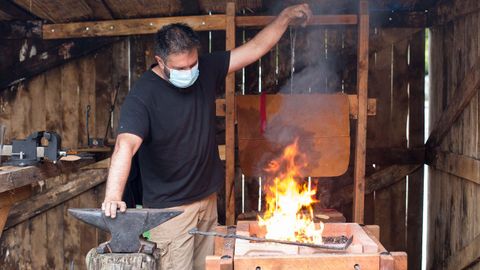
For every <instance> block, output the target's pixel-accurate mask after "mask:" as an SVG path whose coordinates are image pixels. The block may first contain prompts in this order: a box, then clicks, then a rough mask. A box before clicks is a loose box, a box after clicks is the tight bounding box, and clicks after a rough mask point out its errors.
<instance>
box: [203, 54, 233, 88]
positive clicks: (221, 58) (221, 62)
mask: <svg viewBox="0 0 480 270" xmlns="http://www.w3.org/2000/svg"><path fill="white" fill-rule="evenodd" d="M204 60H205V67H208V69H209V71H210V72H213V73H214V76H215V77H216V79H217V81H221V80H224V79H225V76H227V73H228V66H229V65H230V51H218V52H212V53H210V54H207V55H206V56H205V58H204ZM200 72H202V70H200Z"/></svg>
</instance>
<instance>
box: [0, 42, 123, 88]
mask: <svg viewBox="0 0 480 270" xmlns="http://www.w3.org/2000/svg"><path fill="white" fill-rule="evenodd" d="M116 40H118V39H116V38H103V39H83V40H73V41H65V42H63V43H61V44H60V45H57V46H55V47H53V48H51V49H48V50H46V51H43V52H39V53H38V54H37V55H35V56H33V57H31V58H28V59H26V60H25V61H23V62H19V63H17V64H15V65H14V66H13V67H9V68H7V70H8V72H7V71H5V70H2V71H0V90H1V89H4V88H6V87H8V86H10V85H13V84H15V83H18V82H20V81H23V80H25V79H28V78H31V77H33V76H35V75H37V74H40V73H43V72H45V71H47V70H48V69H50V68H53V67H56V66H59V65H61V64H64V63H66V62H68V61H70V60H72V59H75V58H78V57H80V56H84V55H87V54H89V53H91V52H93V51H96V50H98V49H100V48H101V47H103V46H105V45H109V44H112V43H113V42H115V41H116Z"/></svg>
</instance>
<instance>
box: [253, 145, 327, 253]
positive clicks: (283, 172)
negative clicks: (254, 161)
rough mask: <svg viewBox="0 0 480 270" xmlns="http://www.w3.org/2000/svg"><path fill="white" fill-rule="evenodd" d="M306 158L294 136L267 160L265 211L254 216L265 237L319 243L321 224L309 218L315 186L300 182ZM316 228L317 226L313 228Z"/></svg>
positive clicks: (311, 214)
mask: <svg viewBox="0 0 480 270" xmlns="http://www.w3.org/2000/svg"><path fill="white" fill-rule="evenodd" d="M306 165H307V163H306V158H305V156H304V155H302V154H301V153H299V151H298V139H295V141H294V143H293V144H291V145H289V146H287V147H286V148H285V149H284V150H283V155H282V156H281V157H280V158H278V159H276V160H273V161H271V162H270V164H269V165H268V167H267V168H266V169H265V171H266V172H267V173H268V174H269V175H272V178H273V181H267V183H270V184H267V186H266V188H265V190H266V194H265V200H266V208H267V209H266V211H265V214H264V215H263V217H260V216H258V222H259V225H260V226H265V228H266V231H267V234H266V236H265V237H266V238H269V239H278V240H287V241H297V242H304V243H315V244H321V243H322V231H323V223H320V224H319V226H316V225H315V223H314V221H313V217H314V214H313V208H312V204H313V203H314V202H316V200H315V198H314V196H315V193H316V190H315V189H310V188H309V187H308V184H307V183H304V184H300V182H301V181H303V177H302V176H301V170H302V169H303V168H304V167H305V166H306ZM317 227H318V228H317Z"/></svg>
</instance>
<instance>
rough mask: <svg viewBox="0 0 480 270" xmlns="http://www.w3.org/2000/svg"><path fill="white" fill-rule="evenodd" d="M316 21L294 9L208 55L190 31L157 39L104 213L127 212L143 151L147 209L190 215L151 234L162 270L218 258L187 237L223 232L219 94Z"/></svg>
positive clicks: (130, 110) (121, 137)
mask: <svg viewBox="0 0 480 270" xmlns="http://www.w3.org/2000/svg"><path fill="white" fill-rule="evenodd" d="M310 17H311V11H310V8H309V7H308V5H306V4H302V5H295V6H291V7H288V8H286V9H284V10H283V11H282V12H281V13H280V15H279V16H277V18H276V19H275V20H274V21H273V22H272V23H271V24H269V25H268V26H266V27H265V28H264V29H263V30H262V31H260V32H259V33H258V34H257V35H256V36H255V37H254V38H253V39H251V40H250V41H248V42H247V43H245V44H244V45H242V46H240V47H238V48H235V49H233V50H231V51H223V52H214V53H210V54H204V55H200V54H199V49H200V41H199V38H198V36H197V34H196V33H195V32H194V31H193V30H192V29H191V28H190V27H188V26H187V25H185V24H171V25H167V26H165V27H163V28H162V29H160V30H159V31H158V32H157V34H156V36H155V60H156V64H157V65H155V66H154V67H153V68H151V69H149V70H148V71H146V72H145V73H144V74H143V75H142V77H141V78H139V79H138V81H137V82H136V83H135V86H134V87H133V88H132V89H131V91H130V93H129V94H128V96H127V97H126V99H125V102H124V104H123V106H122V109H121V116H120V121H119V130H118V136H117V141H116V145H115V150H114V152H113V155H112V159H111V165H110V170H109V175H108V180H107V188H106V195H105V201H104V202H103V204H102V209H104V211H105V214H106V215H107V216H111V217H112V218H114V217H115V216H116V211H117V210H118V209H120V211H125V209H126V204H125V202H123V201H122V194H123V192H124V189H125V184H126V181H127V177H128V175H129V171H130V167H131V160H132V157H133V156H134V154H135V153H136V152H137V151H138V159H139V164H140V174H141V179H142V185H143V206H144V207H145V208H163V209H180V210H183V211H184V213H183V214H181V215H180V216H178V217H176V218H174V219H172V220H170V221H168V222H166V223H164V224H162V225H160V226H159V227H157V228H155V229H153V230H152V231H151V240H152V241H155V242H157V243H158V246H159V248H160V249H161V250H162V259H161V267H162V269H204V268H205V256H207V255H210V254H213V241H214V239H213V238H211V237H210V238H206V237H202V236H195V237H194V236H192V235H190V234H188V230H190V229H192V228H194V227H197V228H198V229H199V230H201V231H211V230H213V229H214V228H215V226H216V225H217V204H216V203H217V199H216V192H217V191H218V190H219V189H220V188H221V187H222V186H223V183H224V181H225V179H224V168H223V166H222V163H221V161H220V158H219V154H218V147H217V144H216V142H215V93H216V92H217V89H219V88H220V87H221V85H222V84H224V81H225V77H226V75H227V74H228V73H230V72H235V71H236V70H239V69H241V68H243V67H245V66H247V65H249V64H251V63H253V62H255V61H256V60H258V59H259V58H260V57H262V56H263V55H264V54H266V53H267V52H268V51H269V50H270V49H271V48H272V47H273V46H274V45H275V44H276V43H277V42H278V40H279V39H280V38H281V36H282V35H283V33H284V32H285V30H286V29H287V27H288V25H289V23H290V22H291V21H292V20H295V19H305V20H306V21H307V20H308V19H309V18H310Z"/></svg>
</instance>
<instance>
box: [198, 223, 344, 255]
mask: <svg viewBox="0 0 480 270" xmlns="http://www.w3.org/2000/svg"><path fill="white" fill-rule="evenodd" d="M188 233H190V234H198V235H203V236H217V237H222V238H235V239H242V240H248V241H255V242H269V243H277V244H285V245H295V246H303V247H310V248H318V249H324V250H332V251H343V250H347V248H348V247H349V246H350V244H352V241H353V236H351V237H350V238H346V237H345V236H340V237H339V238H345V239H341V240H342V241H339V242H340V243H331V244H330V243H328V244H313V243H303V242H294V241H286V240H276V239H267V238H261V237H254V236H246V235H239V234H229V233H227V234H224V233H218V232H202V231H199V230H198V229H197V228H193V229H191V230H190V231H189V232H188ZM325 238H327V237H324V239H325ZM328 238H331V237H328Z"/></svg>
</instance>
